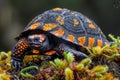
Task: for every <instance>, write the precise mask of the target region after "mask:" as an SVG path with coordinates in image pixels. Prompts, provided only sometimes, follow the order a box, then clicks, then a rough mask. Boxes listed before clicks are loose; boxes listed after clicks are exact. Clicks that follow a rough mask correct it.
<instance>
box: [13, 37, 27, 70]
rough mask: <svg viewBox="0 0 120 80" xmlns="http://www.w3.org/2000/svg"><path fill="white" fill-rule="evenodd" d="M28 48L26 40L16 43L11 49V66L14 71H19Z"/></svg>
mask: <svg viewBox="0 0 120 80" xmlns="http://www.w3.org/2000/svg"><path fill="white" fill-rule="evenodd" d="M28 47H29V43H28V41H27V39H26V38H22V39H20V40H19V41H18V43H17V44H16V45H15V46H14V47H13V49H12V55H11V64H12V65H13V66H14V67H15V68H16V69H19V68H21V67H22V61H23V58H24V56H25V52H26V50H27V49H28Z"/></svg>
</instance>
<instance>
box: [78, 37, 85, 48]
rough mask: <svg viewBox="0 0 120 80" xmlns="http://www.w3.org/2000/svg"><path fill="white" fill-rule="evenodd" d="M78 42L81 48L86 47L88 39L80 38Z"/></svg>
mask: <svg viewBox="0 0 120 80" xmlns="http://www.w3.org/2000/svg"><path fill="white" fill-rule="evenodd" d="M78 42H79V44H80V45H81V46H84V44H85V42H86V38H85V37H78Z"/></svg>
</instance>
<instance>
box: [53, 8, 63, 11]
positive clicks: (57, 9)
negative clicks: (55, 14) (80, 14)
mask: <svg viewBox="0 0 120 80" xmlns="http://www.w3.org/2000/svg"><path fill="white" fill-rule="evenodd" d="M59 10H62V8H54V9H53V11H59Z"/></svg>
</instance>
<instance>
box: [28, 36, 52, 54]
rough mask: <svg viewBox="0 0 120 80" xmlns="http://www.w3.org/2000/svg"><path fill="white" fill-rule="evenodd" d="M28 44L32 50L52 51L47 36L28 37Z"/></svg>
mask: <svg viewBox="0 0 120 80" xmlns="http://www.w3.org/2000/svg"><path fill="white" fill-rule="evenodd" d="M28 42H29V44H30V47H31V48H32V49H37V50H40V51H42V52H44V51H47V50H49V49H51V46H52V45H50V42H49V39H48V37H47V35H46V34H33V35H29V36H28Z"/></svg>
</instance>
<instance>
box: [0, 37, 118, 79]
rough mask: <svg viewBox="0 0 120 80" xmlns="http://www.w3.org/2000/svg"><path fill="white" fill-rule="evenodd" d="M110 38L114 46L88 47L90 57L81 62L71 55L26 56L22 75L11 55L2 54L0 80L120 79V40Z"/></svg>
mask: <svg viewBox="0 0 120 80" xmlns="http://www.w3.org/2000/svg"><path fill="white" fill-rule="evenodd" d="M110 37H111V38H112V40H113V41H114V43H113V44H112V45H111V46H108V45H106V46H104V47H102V48H101V47H99V46H96V47H93V48H92V49H91V50H90V49H88V48H86V49H87V50H88V52H89V53H90V55H89V58H86V59H83V60H82V61H80V62H78V61H75V57H74V55H73V54H72V53H70V52H64V53H63V54H64V58H63V59H59V58H56V59H54V60H53V61H47V60H46V59H45V56H41V55H39V56H38V55H37V56H36V55H32V56H31V55H27V56H25V58H24V60H23V63H24V68H23V69H22V70H18V71H17V72H18V73H19V74H16V73H15V72H16V71H15V70H14V68H12V67H11V64H10V58H11V52H10V51H9V52H0V80H10V79H11V80H12V79H13V80H14V79H16V80H19V79H21V80H119V79H120V63H119V62H120V42H119V41H120V38H119V37H118V38H114V36H112V35H110Z"/></svg>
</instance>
